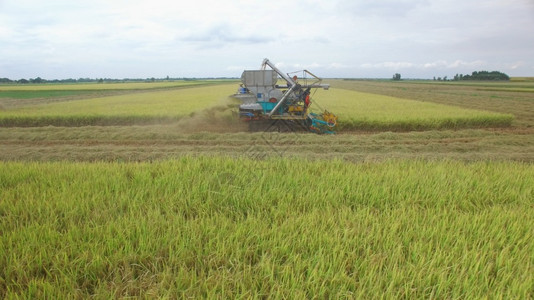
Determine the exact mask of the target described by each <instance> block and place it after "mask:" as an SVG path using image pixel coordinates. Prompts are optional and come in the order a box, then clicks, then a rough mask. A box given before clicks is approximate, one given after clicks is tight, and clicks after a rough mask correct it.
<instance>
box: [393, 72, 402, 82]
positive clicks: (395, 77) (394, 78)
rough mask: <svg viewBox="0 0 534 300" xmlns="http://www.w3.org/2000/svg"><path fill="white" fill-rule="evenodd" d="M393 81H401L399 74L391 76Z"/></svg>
mask: <svg viewBox="0 0 534 300" xmlns="http://www.w3.org/2000/svg"><path fill="white" fill-rule="evenodd" d="M393 80H401V74H399V73H395V75H393Z"/></svg>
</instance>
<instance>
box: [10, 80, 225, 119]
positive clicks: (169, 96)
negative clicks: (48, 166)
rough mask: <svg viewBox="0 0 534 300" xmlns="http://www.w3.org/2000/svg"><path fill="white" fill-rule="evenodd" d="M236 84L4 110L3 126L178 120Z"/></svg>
mask: <svg viewBox="0 0 534 300" xmlns="http://www.w3.org/2000/svg"><path fill="white" fill-rule="evenodd" d="M234 91H235V85H233V84H231V85H213V86H202V87H192V88H186V89H178V90H165V91H153V92H143V93H129V94H125V95H119V96H108V97H99V98H91V99H83V100H76V101H66V102H55V103H48V104H41V105H32V106H27V107H22V108H17V109H13V110H8V111H4V112H2V113H0V126H1V125H3V126H43V125H62V126H83V125H116V124H135V123H150V122H154V121H166V120H176V119H179V118H181V117H183V116H186V115H189V114H191V113H193V112H195V111H198V110H202V109H204V108H207V107H210V106H214V105H217V104H220V102H221V101H222V100H224V99H226V97H227V96H228V95H230V94H232V93H233V92H234Z"/></svg>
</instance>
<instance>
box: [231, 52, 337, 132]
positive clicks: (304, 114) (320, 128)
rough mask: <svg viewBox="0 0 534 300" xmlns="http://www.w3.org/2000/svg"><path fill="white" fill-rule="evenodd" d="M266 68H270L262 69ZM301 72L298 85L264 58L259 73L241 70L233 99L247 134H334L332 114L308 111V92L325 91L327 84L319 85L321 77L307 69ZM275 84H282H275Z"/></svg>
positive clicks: (295, 77)
mask: <svg viewBox="0 0 534 300" xmlns="http://www.w3.org/2000/svg"><path fill="white" fill-rule="evenodd" d="M267 66H269V67H270V68H271V69H270V70H269V69H266V68H267ZM302 72H303V74H304V76H303V77H304V78H303V79H302V80H301V81H302V83H299V81H298V78H297V76H293V77H291V76H290V75H289V74H285V73H283V72H282V71H280V70H279V69H278V68H277V67H276V66H275V65H274V64H273V63H271V62H270V61H269V60H268V59H264V60H263V63H262V65H261V70H250V71H249V70H245V71H243V74H242V75H241V82H242V84H241V85H240V88H239V90H238V93H237V94H235V95H233V97H234V98H236V99H239V100H240V101H241V102H242V104H240V105H239V117H240V118H241V119H242V120H244V121H247V122H249V129H250V130H251V131H265V130H267V131H295V130H305V131H312V132H316V133H327V134H332V133H335V132H334V127H335V126H336V122H337V117H336V116H335V115H334V114H332V113H330V112H328V111H326V110H325V111H323V112H322V113H319V114H317V113H313V112H311V111H310V105H311V104H312V101H311V97H310V94H311V90H312V89H317V88H322V89H325V90H328V88H330V85H329V84H322V83H321V81H322V79H321V78H319V77H317V76H315V75H314V74H312V73H311V72H309V71H307V70H304V71H302ZM307 76H311V79H308V78H306V77H307ZM279 81H281V82H283V84H282V85H279V84H278V83H279ZM308 81H311V83H310V84H308Z"/></svg>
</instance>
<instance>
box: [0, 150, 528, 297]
mask: <svg viewBox="0 0 534 300" xmlns="http://www.w3.org/2000/svg"><path fill="white" fill-rule="evenodd" d="M0 199H2V201H0V216H1V218H0V228H1V233H2V234H1V235H0V245H1V248H0V249H1V251H0V265H1V266H2V268H0V278H1V281H0V297H2V298H16V297H22V298H47V299H52V298H54V299H57V298H86V297H96V298H119V297H141V298H145V297H147V298H159V297H167V296H169V297H180V298H181V297H191V298H232V299H234V298H247V297H250V296H253V297H255V296H257V297H273V298H297V297H302V298H314V297H317V298H344V297H349V298H352V297H357V298H367V299H375V298H380V297H383V296H385V295H387V296H389V297H391V298H410V299H413V298H440V299H442V298H486V297H494V298H506V299H528V298H531V297H532V295H533V290H532V287H533V286H534V257H533V256H532V253H534V239H532V227H533V226H534V211H533V207H532V199H534V166H533V165H532V164H527V163H514V162H499V163H497V162H479V163H462V162H453V161H442V162H429V161H387V162H382V163H361V164H347V163H344V162H342V161H315V162H311V161H305V160H294V159H280V158H277V159H273V160H266V161H252V160H246V159H229V158H220V157H197V158H191V157H184V158H182V159H179V160H175V161H164V162H158V163H66V162H58V163H0Z"/></svg>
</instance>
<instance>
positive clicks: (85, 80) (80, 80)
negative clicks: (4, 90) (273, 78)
mask: <svg viewBox="0 0 534 300" xmlns="http://www.w3.org/2000/svg"><path fill="white" fill-rule="evenodd" d="M206 79H235V78H233V77H232V78H230V77H209V78H196V77H180V78H170V77H169V76H167V77H164V78H155V77H151V78H123V79H114V78H78V79H74V78H68V79H53V80H47V79H43V78H41V77H37V78H30V79H25V78H22V79H18V80H12V79H9V78H5V77H4V78H0V83H19V84H29V83H32V84H39V83H89V82H95V83H104V82H115V83H119V82H154V81H164V80H185V81H188V80H206Z"/></svg>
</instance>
